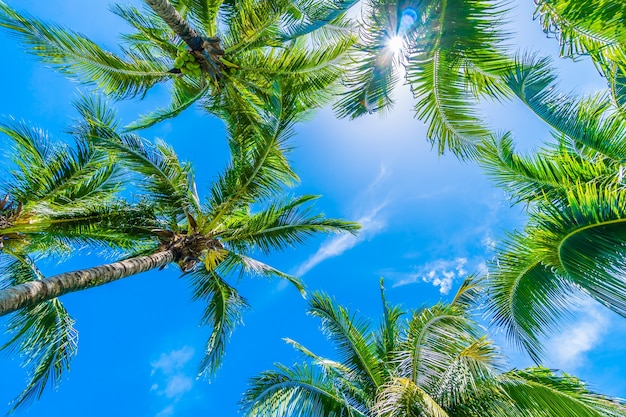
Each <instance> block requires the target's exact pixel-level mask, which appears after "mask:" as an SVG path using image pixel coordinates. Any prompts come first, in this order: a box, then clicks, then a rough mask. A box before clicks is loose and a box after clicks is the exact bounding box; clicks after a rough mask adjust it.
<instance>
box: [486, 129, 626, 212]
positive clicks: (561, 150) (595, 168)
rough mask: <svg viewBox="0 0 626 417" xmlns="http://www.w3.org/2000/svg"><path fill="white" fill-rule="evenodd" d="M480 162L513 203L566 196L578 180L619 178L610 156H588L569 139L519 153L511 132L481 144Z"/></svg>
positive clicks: (557, 198) (596, 180)
mask: <svg viewBox="0 0 626 417" xmlns="http://www.w3.org/2000/svg"><path fill="white" fill-rule="evenodd" d="M479 153H480V155H481V158H480V161H479V164H480V165H481V166H482V167H483V168H484V169H485V171H486V172H487V175H488V176H489V177H491V179H492V180H493V181H494V182H495V183H496V185H498V186H500V187H501V188H503V189H505V190H506V192H507V194H508V195H509V196H510V198H511V200H512V202H513V203H519V202H525V203H539V204H540V203H541V201H543V200H547V201H552V202H554V201H556V200H559V199H561V200H562V199H563V198H565V195H566V193H567V190H569V189H570V188H571V186H572V184H576V183H577V182H595V183H598V184H610V183H615V182H616V181H619V179H618V176H619V168H618V167H617V166H616V164H615V163H614V162H613V161H611V160H609V159H608V158H603V157H602V155H596V156H595V158H594V159H588V158H586V157H584V156H583V155H581V154H580V152H579V151H577V150H576V149H571V147H570V146H568V144H567V143H565V141H562V144H560V145H558V146H552V147H551V148H548V149H542V150H538V151H536V152H534V153H533V154H530V155H527V156H525V155H519V154H517V153H516V152H515V148H514V144H513V139H512V137H511V135H510V134H508V133H507V134H505V135H504V136H502V137H499V138H498V137H493V138H491V139H490V140H488V141H484V142H483V143H482V144H481V147H480V150H479Z"/></svg>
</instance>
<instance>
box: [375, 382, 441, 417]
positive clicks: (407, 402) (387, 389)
mask: <svg viewBox="0 0 626 417" xmlns="http://www.w3.org/2000/svg"><path fill="white" fill-rule="evenodd" d="M374 412H375V415H384V416H390V417H400V416H407V417H420V416H428V417H449V416H450V414H448V413H447V412H446V410H445V409H444V408H442V407H441V405H439V404H438V403H437V401H436V400H435V399H434V398H432V397H431V396H430V395H429V394H428V393H427V392H426V391H424V390H423V389H422V388H421V387H420V386H419V385H418V384H416V383H415V382H413V381H412V380H411V379H409V378H404V377H392V378H391V379H390V380H389V381H388V382H387V383H386V384H385V385H384V387H383V389H382V390H381V392H380V393H379V394H378V396H377V397H376V405H375V407H374Z"/></svg>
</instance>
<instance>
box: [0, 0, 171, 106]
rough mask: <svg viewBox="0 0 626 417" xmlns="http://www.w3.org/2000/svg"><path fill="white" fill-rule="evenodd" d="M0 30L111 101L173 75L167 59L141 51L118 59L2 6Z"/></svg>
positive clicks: (86, 41) (71, 34)
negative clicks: (3, 29) (2, 29)
mask: <svg viewBox="0 0 626 417" xmlns="http://www.w3.org/2000/svg"><path fill="white" fill-rule="evenodd" d="M0 26H1V27H4V28H5V29H8V30H9V33H10V34H12V35H14V36H16V37H17V38H18V39H19V40H20V41H21V42H22V43H23V44H24V46H25V47H26V48H27V50H28V52H29V53H31V54H33V55H35V56H37V57H38V58H39V59H41V60H42V61H43V62H45V63H46V64H49V65H52V66H53V67H55V68H57V69H58V70H59V71H61V72H62V73H64V74H66V75H69V76H71V77H74V78H76V79H78V80H79V81H81V82H83V83H94V84H96V85H97V86H98V87H99V88H100V89H102V90H103V91H104V92H105V93H106V94H109V95H111V96H112V97H116V98H124V97H129V96H134V95H137V94H143V93H145V91H146V90H147V89H149V88H150V87H152V86H153V85H154V84H156V83H158V82H160V81H163V80H165V79H168V78H170V77H171V75H172V74H168V70H169V69H170V68H169V65H168V62H167V61H168V60H166V59H163V58H160V57H157V56H154V55H145V54H142V53H140V51H123V56H122V57H120V56H117V55H116V54H114V53H112V52H109V51H106V50H104V49H102V48H100V47H99V46H98V45H97V44H95V43H94V42H92V41H90V40H89V39H88V38H86V37H84V36H83V35H81V34H79V33H76V32H73V31H71V30H67V29H65V28H62V27H60V26H58V25H54V24H51V23H47V22H42V21H39V20H37V19H35V18H33V17H31V16H27V15H23V14H19V13H17V12H16V11H14V10H13V9H11V8H10V7H8V6H7V5H6V4H5V3H4V2H1V3H0Z"/></svg>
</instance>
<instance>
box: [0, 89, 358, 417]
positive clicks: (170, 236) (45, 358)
mask: <svg viewBox="0 0 626 417" xmlns="http://www.w3.org/2000/svg"><path fill="white" fill-rule="evenodd" d="M277 104H280V105H282V103H277ZM79 109H80V111H81V113H82V114H83V115H84V116H86V117H84V118H83V119H84V120H83V122H82V123H81V124H80V125H78V126H77V127H76V128H75V131H76V132H80V134H81V135H84V136H85V138H86V141H87V142H88V143H90V144H92V146H96V147H97V149H98V152H101V153H104V154H108V155H109V156H110V157H111V158H113V160H114V161H115V163H116V166H118V167H120V169H125V170H126V171H125V172H126V176H125V177H122V179H124V180H125V182H126V183H132V181H131V180H132V178H135V179H136V180H137V183H136V184H134V185H135V187H136V188H139V189H143V190H144V192H145V199H146V200H147V201H149V202H150V205H146V206H147V207H149V208H151V209H152V211H149V212H148V214H149V215H136V216H135V217H134V218H132V219H130V218H129V219H127V221H126V222H122V223H121V224H127V223H131V224H133V228H132V229H130V230H131V231H137V233H136V234H137V235H138V236H139V237H140V238H141V240H140V241H139V243H141V245H139V244H138V243H137V242H133V238H134V237H135V235H133V234H130V233H129V234H128V235H126V236H124V235H123V234H122V232H123V230H122V229H121V228H116V227H114V226H111V225H106V224H104V223H102V224H101V227H100V228H96V227H95V226H94V236H96V237H98V236H99V235H98V233H100V235H102V236H108V234H113V233H117V232H118V230H121V232H120V236H121V237H120V240H121V241H122V242H125V243H126V244H127V245H126V246H125V247H123V246H122V245H121V244H120V245H118V246H119V247H120V248H122V249H127V250H126V251H125V254H126V259H124V260H121V261H118V262H114V263H111V264H106V265H101V266H97V267H94V268H88V269H84V270H79V271H74V272H69V273H62V274H58V275H55V276H51V277H47V278H44V277H43V276H42V275H41V273H40V272H39V270H38V269H37V268H36V267H35V266H34V264H32V263H30V261H29V259H28V258H26V257H19V259H18V261H19V262H14V263H12V264H9V265H7V268H6V271H3V272H4V273H3V276H2V278H3V285H2V287H3V288H2V289H0V315H3V314H8V313H10V312H13V311H17V312H18V313H17V315H16V316H14V317H15V318H14V319H13V321H12V322H11V325H10V326H9V327H10V330H11V331H12V338H11V340H10V341H9V343H8V344H7V345H5V347H8V346H9V345H11V346H13V347H14V349H16V350H18V351H19V352H21V353H25V354H33V355H29V356H28V359H27V362H26V364H27V365H32V366H33V368H34V372H33V376H32V380H31V383H30V384H29V386H28V387H27V389H26V390H25V391H24V392H23V393H22V394H21V395H20V397H18V399H17V402H16V406H17V405H20V404H22V403H23V402H24V401H25V400H27V399H31V398H35V397H39V396H40V395H41V393H42V392H43V388H44V386H45V385H46V382H47V380H48V379H51V380H52V381H55V382H56V381H58V378H59V376H60V374H61V371H63V369H65V368H66V366H67V364H68V363H69V360H70V359H71V355H72V354H73V352H74V350H75V348H74V344H75V337H74V336H73V335H74V334H75V333H74V331H73V330H71V319H69V317H66V316H63V314H62V313H64V310H59V311H58V312H57V316H55V317H56V318H55V320H51V319H49V317H47V316H45V315H42V314H44V313H42V311H44V312H45V311H47V310H45V309H46V308H48V309H51V308H57V306H60V302H59V301H58V299H57V297H59V296H61V295H63V294H67V293H69V292H74V291H79V290H83V289H87V288H91V287H94V286H98V285H103V284H106V283H109V282H112V281H114V280H118V279H121V278H125V277H129V276H132V275H136V274H138V273H140V272H143V271H146V270H149V269H155V268H160V267H164V266H166V265H167V264H169V263H175V264H178V266H179V267H180V269H181V270H182V272H183V273H184V274H185V275H186V276H187V277H188V278H189V280H190V281H191V283H192V287H193V298H194V299H198V300H201V301H202V302H204V303H206V308H205V313H204V315H203V317H202V323H203V324H205V325H208V326H211V327H212V333H211V336H210V338H209V341H208V342H207V345H206V356H205V358H204V359H203V361H202V364H201V373H206V374H211V373H212V372H214V371H215V370H216V369H217V367H218V366H219V363H220V360H221V357H222V355H223V353H224V348H225V344H226V342H227V340H228V338H229V336H230V333H231V332H232V331H233V329H234V328H235V327H236V325H237V324H238V323H240V321H241V313H242V310H243V309H244V308H245V307H246V301H245V299H244V298H243V297H241V296H240V295H239V293H238V292H237V290H236V289H235V288H234V287H233V286H231V284H229V282H228V278H229V277H230V276H235V277H240V276H241V275H242V274H260V275H263V276H269V277H280V278H284V279H287V280H289V281H290V282H292V283H293V284H295V285H296V287H297V288H298V289H299V290H300V291H301V292H302V293H304V286H303V284H302V282H301V281H300V280H299V279H298V278H297V277H293V276H290V275H288V274H285V273H283V272H280V271H279V270H277V269H275V268H272V267H271V266H269V265H267V264H265V263H262V262H260V261H258V260H255V259H253V258H252V257H251V255H253V254H255V253H259V252H260V253H262V254H265V255H268V254H270V253H273V252H275V251H276V250H280V249H285V248H287V247H292V246H295V245H297V244H299V243H301V242H303V241H304V240H305V239H306V238H308V237H310V236H313V235H316V234H319V233H332V232H345V231H349V232H354V231H356V230H357V229H358V225H357V224H355V223H351V222H345V221H341V220H336V219H328V218H326V217H324V216H323V215H322V214H318V213H316V212H315V211H314V210H313V208H312V207H311V206H310V203H311V201H312V200H314V199H315V198H316V197H315V196H311V195H305V196H300V197H289V196H284V195H282V189H283V188H284V186H285V185H286V184H290V183H293V182H294V181H295V180H296V179H297V177H296V176H295V174H294V173H293V172H292V171H291V170H290V168H289V165H288V161H287V160H286V158H285V155H284V151H285V141H286V140H287V138H288V137H289V136H290V134H291V130H290V129H291V126H292V125H293V123H294V122H295V121H296V120H297V118H298V114H299V113H298V110H297V109H298V107H297V106H296V105H294V104H293V103H286V105H285V107H284V108H282V107H281V108H277V109H275V112H274V113H272V114H270V113H267V114H266V115H265V122H266V123H265V124H263V125H256V126H250V127H246V126H245V125H244V124H243V123H242V122H241V120H239V119H237V118H236V117H239V116H237V115H234V116H232V119H228V123H229V124H228V125H229V127H230V128H229V132H230V134H231V135H233V136H231V140H230V144H231V151H232V161H231V164H230V165H229V166H228V167H227V168H226V170H225V172H224V173H223V174H222V175H221V176H220V177H219V178H218V179H217V180H216V182H215V183H214V184H213V186H212V188H211V192H210V195H209V196H208V197H207V199H206V203H204V204H203V203H201V201H200V198H199V196H198V195H197V193H196V188H195V183H194V180H193V174H192V168H191V166H190V164H188V163H182V162H180V161H179V160H178V158H177V156H176V154H175V153H174V151H173V149H172V148H171V147H169V146H168V145H167V144H165V143H164V142H157V143H156V144H152V143H149V142H148V141H146V140H145V139H143V138H141V137H139V136H137V135H135V134H129V133H120V132H119V124H118V123H117V120H116V118H115V116H114V112H113V111H112V110H110V109H108V108H107V107H106V106H105V105H104V104H103V102H102V101H100V100H97V99H84V100H83V101H82V102H81V103H80V104H79ZM274 115H276V116H274ZM241 117H244V118H245V116H241ZM96 143H97V145H96ZM129 173H132V176H131V177H130V178H129V175H131V174H129ZM141 207H143V206H142V205H139V208H141ZM23 210H24V209H22V212H21V213H23V212H24V211H23ZM21 213H20V214H21ZM12 227H16V226H12ZM10 230H11V231H13V230H14V229H10ZM44 234H45V233H42V235H44ZM122 237H125V239H126V240H122V239H121V238H122ZM86 238H91V235H89V234H86V235H85V239H86ZM6 242H7V240H5V249H6V248H7V247H8V245H7V244H6ZM38 249H39V250H40V251H43V250H44V249H45V247H44V246H43V245H41V246H39V247H38ZM18 273H19V274H18ZM29 319H33V320H37V322H36V324H35V325H32V324H31V323H30V322H29V321H28V320H29ZM55 329H56V330H55ZM40 335H49V337H40ZM37 352H39V356H37V355H36V353H37Z"/></svg>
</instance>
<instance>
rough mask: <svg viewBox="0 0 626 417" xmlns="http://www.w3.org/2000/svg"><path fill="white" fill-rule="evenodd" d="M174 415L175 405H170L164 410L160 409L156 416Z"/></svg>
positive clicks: (169, 416)
mask: <svg viewBox="0 0 626 417" xmlns="http://www.w3.org/2000/svg"><path fill="white" fill-rule="evenodd" d="M173 415H174V406H173V405H168V406H167V407H165V408H164V409H163V410H161V411H159V412H158V413H157V415H156V416H155V417H171V416H173Z"/></svg>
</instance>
